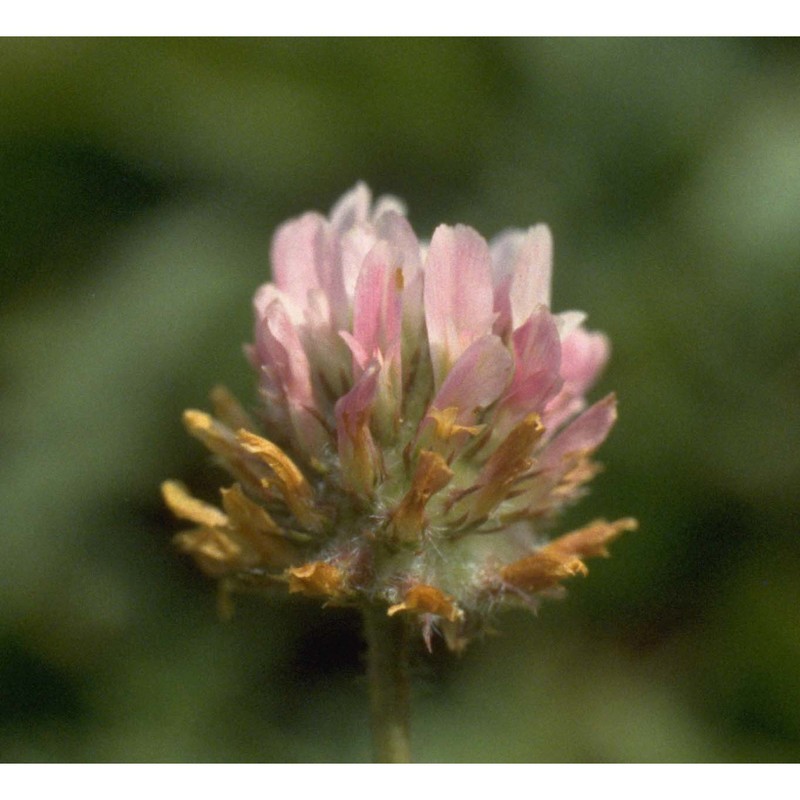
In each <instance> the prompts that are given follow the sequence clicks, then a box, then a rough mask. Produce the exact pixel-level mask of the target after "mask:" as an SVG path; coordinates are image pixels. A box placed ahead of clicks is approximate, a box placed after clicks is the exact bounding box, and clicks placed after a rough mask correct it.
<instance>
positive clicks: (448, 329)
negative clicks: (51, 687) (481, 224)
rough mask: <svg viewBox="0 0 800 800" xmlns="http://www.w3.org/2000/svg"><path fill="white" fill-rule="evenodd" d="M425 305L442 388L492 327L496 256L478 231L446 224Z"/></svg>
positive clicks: (430, 262) (437, 240)
mask: <svg viewBox="0 0 800 800" xmlns="http://www.w3.org/2000/svg"><path fill="white" fill-rule="evenodd" d="M424 300H425V321H426V323H427V328H428V340H429V342H430V349H431V359H432V361H433V373H434V378H435V381H436V385H437V386H441V385H442V382H443V381H444V379H445V377H446V375H447V373H448V372H449V370H450V368H451V367H452V365H453V364H455V362H456V361H457V359H458V358H459V356H460V355H461V354H462V353H463V352H464V351H465V350H466V349H467V348H468V347H469V346H470V344H472V343H473V342H474V341H475V340H476V339H479V338H480V337H482V336H484V335H486V334H488V333H490V331H491V328H492V320H493V299H492V264H491V257H490V255H489V247H488V245H487V244H486V241H485V240H484V239H483V238H482V237H481V236H480V235H479V234H478V233H477V232H476V231H474V230H473V229H472V228H469V227H467V226H465V225H456V227H455V228H451V227H449V226H447V225H440V226H439V227H438V228H437V229H436V230H435V231H434V234H433V238H432V239H431V244H430V247H429V249H428V258H427V263H426V266H425V289H424Z"/></svg>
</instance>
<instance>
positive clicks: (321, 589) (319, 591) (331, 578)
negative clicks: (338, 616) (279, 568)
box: [286, 561, 348, 600]
mask: <svg viewBox="0 0 800 800" xmlns="http://www.w3.org/2000/svg"><path fill="white" fill-rule="evenodd" d="M286 575H287V577H288V578H289V591H290V592H301V593H302V594H305V595H308V596H309V597H326V598H329V599H331V600H339V599H341V598H343V597H344V596H346V595H347V593H348V592H347V587H346V585H345V579H344V573H343V572H342V571H341V570H340V569H339V568H338V567H337V566H334V565H333V564H329V563H327V562H326V561H312V562H310V563H308V564H303V565H302V566H300V567H294V568H293V569H289V570H287V571H286Z"/></svg>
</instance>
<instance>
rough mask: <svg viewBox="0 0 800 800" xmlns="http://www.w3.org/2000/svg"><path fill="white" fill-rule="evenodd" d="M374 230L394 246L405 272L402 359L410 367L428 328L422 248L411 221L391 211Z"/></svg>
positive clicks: (377, 221)
mask: <svg viewBox="0 0 800 800" xmlns="http://www.w3.org/2000/svg"><path fill="white" fill-rule="evenodd" d="M375 228H376V230H377V233H378V235H379V236H380V238H381V239H384V240H385V241H387V242H388V243H389V244H390V245H391V247H392V254H393V257H394V258H395V260H396V263H397V265H398V266H399V267H400V268H401V269H402V270H403V291H402V295H403V297H402V307H403V336H402V338H403V358H404V360H406V363H409V362H410V360H411V359H412V358H413V355H414V353H416V351H417V349H418V347H419V341H420V337H421V336H422V335H423V329H424V325H425V308H424V305H423V284H424V273H423V271H422V252H421V249H420V244H419V241H418V240H417V236H416V234H415V233H414V230H413V229H412V227H411V225H410V224H409V222H408V220H407V219H406V218H405V217H403V216H401V215H400V214H397V213H394V212H392V211H389V212H387V213H384V214H382V215H381V216H380V217H378V218H377V220H376V222H375Z"/></svg>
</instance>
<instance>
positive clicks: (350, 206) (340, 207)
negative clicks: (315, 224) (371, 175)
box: [330, 181, 372, 233]
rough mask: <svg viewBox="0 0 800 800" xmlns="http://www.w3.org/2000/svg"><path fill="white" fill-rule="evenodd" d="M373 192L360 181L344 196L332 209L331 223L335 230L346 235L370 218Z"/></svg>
mask: <svg viewBox="0 0 800 800" xmlns="http://www.w3.org/2000/svg"><path fill="white" fill-rule="evenodd" d="M371 203H372V192H370V190H369V187H368V186H367V185H366V184H365V183H363V182H361V181H359V182H358V183H357V184H356V185H355V186H354V187H353V188H352V189H351V190H350V191H349V192H347V193H346V194H344V195H342V197H340V198H339V200H337V201H336V204H335V205H334V206H333V208H332V209H331V213H330V221H331V225H332V226H333V228H334V230H336V231H338V232H339V233H344V232H345V231H348V230H350V228H353V227H355V226H356V225H358V224H359V223H361V222H366V220H367V218H368V217H369V208H370V205H371Z"/></svg>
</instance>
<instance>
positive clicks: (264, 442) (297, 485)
mask: <svg viewBox="0 0 800 800" xmlns="http://www.w3.org/2000/svg"><path fill="white" fill-rule="evenodd" d="M236 436H237V438H238V440H239V442H241V445H242V447H244V449H245V450H247V452H249V453H252V454H253V455H255V456H257V457H258V458H259V459H261V460H262V461H263V462H264V464H265V465H267V466H268V467H269V468H270V470H272V472H273V474H274V475H275V477H276V478H277V481H276V482H277V486H278V489H279V490H280V492H281V494H282V495H283V498H284V500H285V501H286V504H287V505H288V506H289V509H290V510H291V512H292V514H294V515H295V517H297V520H298V521H299V522H300V524H301V525H303V526H305V527H306V528H308V529H310V530H319V529H320V528H321V527H322V522H323V518H322V516H321V515H320V514H318V513H317V512H316V511H315V510H314V507H313V505H314V504H313V491H312V489H311V485H310V484H309V483H308V481H307V480H306V479H305V477H304V475H303V473H302V472H301V471H300V469H299V468H298V466H297V465H296V464H295V463H294V461H292V459H291V458H289V456H287V455H286V453H284V452H283V450H281V448H280V447H278V446H277V445H276V444H273V443H272V442H270V441H269V440H268V439H264V438H262V437H261V436H257V435H256V434H255V433H251V432H250V431H246V430H244V429H241V430H239V431H237V433H236Z"/></svg>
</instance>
